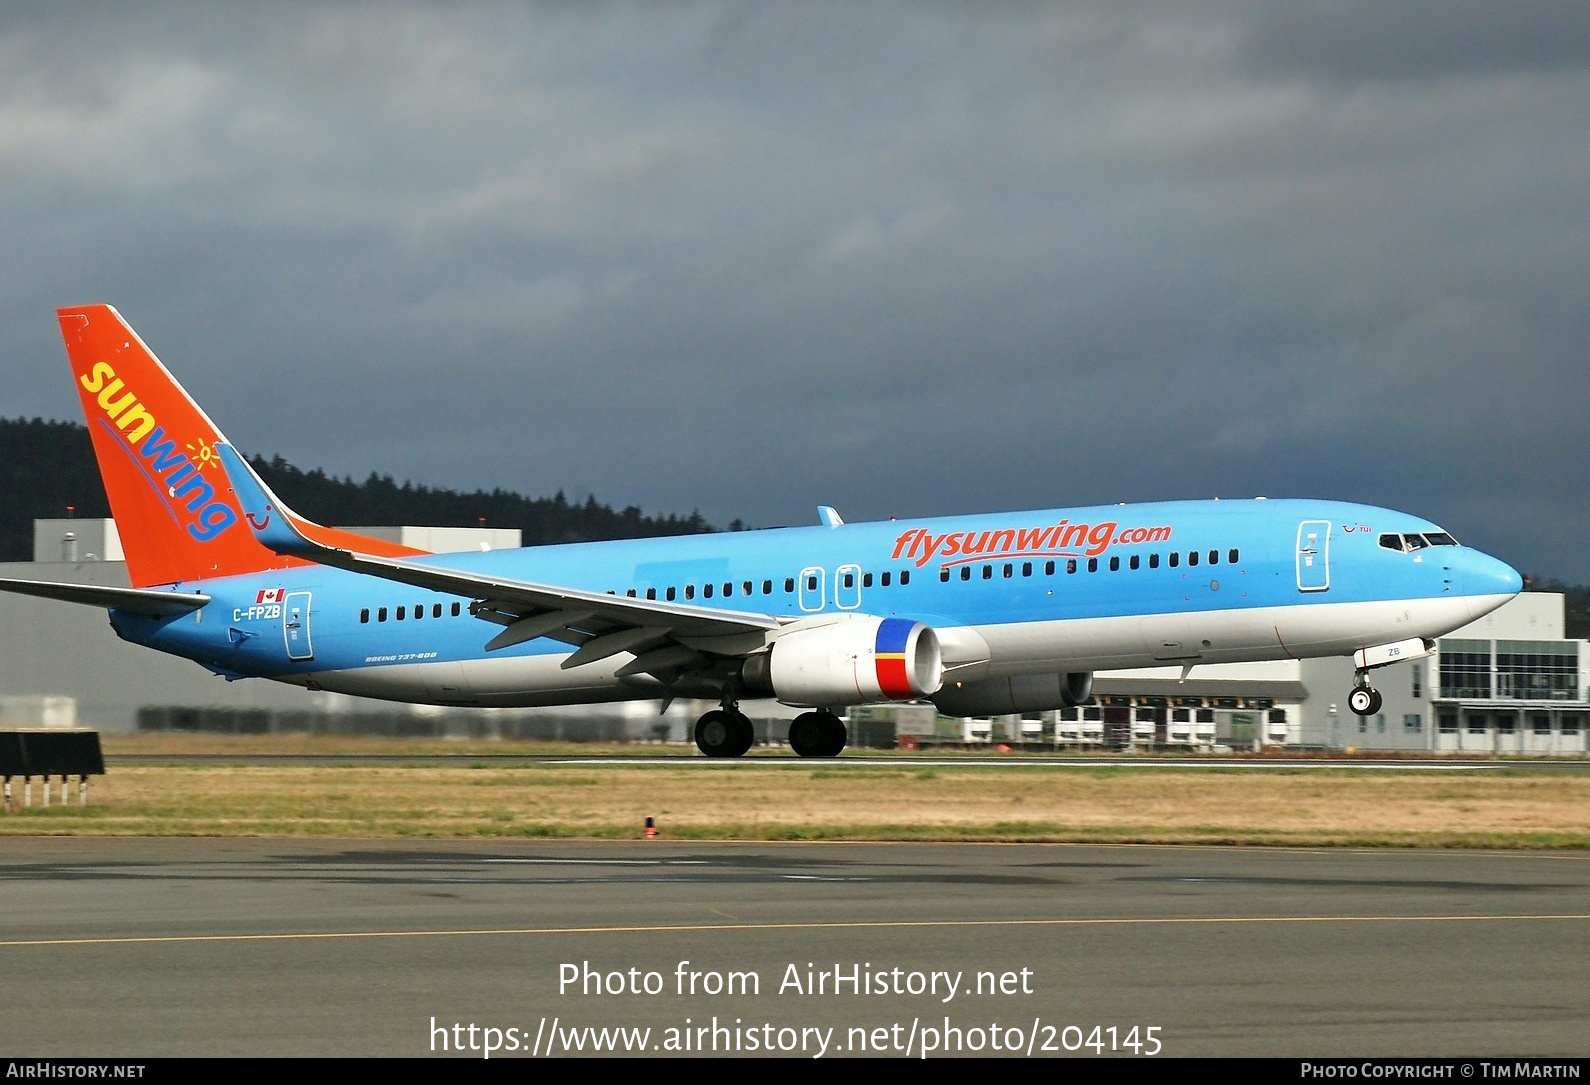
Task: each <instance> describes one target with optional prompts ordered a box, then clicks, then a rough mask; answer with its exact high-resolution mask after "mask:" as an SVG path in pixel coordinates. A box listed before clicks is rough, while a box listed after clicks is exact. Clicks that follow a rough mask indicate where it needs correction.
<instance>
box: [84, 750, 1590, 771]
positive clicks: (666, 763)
mask: <svg viewBox="0 0 1590 1085" xmlns="http://www.w3.org/2000/svg"><path fill="white" fill-rule="evenodd" d="M105 763H106V765H108V766H110V767H112V768H115V767H117V766H122V765H125V766H129V767H130V766H139V765H254V766H261V765H284V766H285V765H307V766H329V765H422V766H425V767H428V768H447V767H469V766H475V765H490V766H492V767H493V768H534V767H539V766H546V765H602V766H605V767H609V768H614V767H622V766H626V765H629V766H638V767H646V768H658V767H664V768H696V769H702V770H707V771H710V770H714V769H717V770H723V769H732V768H733V767H734V766H735V765H754V766H756V767H758V768H785V769H792V770H801V769H804V770H807V771H810V770H811V769H813V768H823V769H830V768H838V769H843V768H846V767H849V768H972V769H992V770H997V769H1011V768H1026V769H1031V768H1049V769H1079V768H1082V769H1100V768H1112V769H1119V768H1138V769H1190V770H1206V769H1242V770H1249V771H1254V772H1298V771H1304V770H1322V769H1329V770H1333V771H1341V770H1343V769H1350V770H1355V771H1364V772H1571V773H1582V772H1590V759H1586V758H1582V757H1574V758H1567V757H1559V758H1549V757H1537V758H1497V757H1493V758H1449V757H1374V758H1368V757H1216V756H1206V755H1201V754H1200V755H1195V756H1177V755H1164V754H1129V755H1125V756H1118V757H1117V756H1109V755H1101V754H1087V755H1081V756H1068V755H1064V754H1061V755H1053V754H1045V755H1031V754H1005V755H995V754H976V755H971V756H959V757H957V756H949V757H943V756H933V755H931V754H912V755H910V756H908V757H898V756H877V755H868V754H867V753H865V752H862V751H855V750H852V751H850V752H848V753H846V754H845V755H844V756H842V757H837V758H823V759H820V760H816V761H814V760H812V759H810V758H803V757H796V756H794V755H793V754H790V755H781V754H779V753H760V752H759V753H758V754H753V755H751V756H748V757H744V758H712V757H697V756H694V755H684V756H680V755H674V756H666V757H643V756H635V755H631V754H618V755H614V754H598V755H594V756H579V755H573V754H523V753H467V754H462V753H447V754H372V753H352V754H322V753H202V754H106V755H105Z"/></svg>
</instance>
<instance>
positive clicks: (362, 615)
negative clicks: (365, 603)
mask: <svg viewBox="0 0 1590 1085" xmlns="http://www.w3.org/2000/svg"><path fill="white" fill-rule="evenodd" d="M359 621H360V623H362V624H364V625H368V624H369V623H370V608H369V607H365V608H364V609H363V610H361V611H359Z"/></svg>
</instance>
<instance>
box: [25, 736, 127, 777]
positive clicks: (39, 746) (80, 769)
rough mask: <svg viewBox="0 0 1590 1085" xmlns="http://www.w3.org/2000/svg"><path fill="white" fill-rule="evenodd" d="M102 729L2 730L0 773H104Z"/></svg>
mask: <svg viewBox="0 0 1590 1085" xmlns="http://www.w3.org/2000/svg"><path fill="white" fill-rule="evenodd" d="M104 774H105V757H104V755H103V754H101V753H100V750H99V732H98V731H0V776H103V775H104Z"/></svg>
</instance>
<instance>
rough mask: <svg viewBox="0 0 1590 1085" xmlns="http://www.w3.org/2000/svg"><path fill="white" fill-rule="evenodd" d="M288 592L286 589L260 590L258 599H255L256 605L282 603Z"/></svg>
mask: <svg viewBox="0 0 1590 1085" xmlns="http://www.w3.org/2000/svg"><path fill="white" fill-rule="evenodd" d="M286 592H287V589H286V588H262V589H260V593H259V595H258V597H257V598H255V600H254V602H255V603H256V604H259V603H280V602H281V601H282V596H283V595H285V594H286Z"/></svg>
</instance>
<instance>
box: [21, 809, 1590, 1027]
mask: <svg viewBox="0 0 1590 1085" xmlns="http://www.w3.org/2000/svg"><path fill="white" fill-rule="evenodd" d="M0 863H3V869H0V879H3V880H4V883H5V885H4V890H3V892H4V899H5V901H6V907H5V909H4V912H3V915H4V919H3V921H0V962H3V964H4V968H5V971H6V973H7V975H8V976H9V977H10V979H11V982H10V984H9V985H8V986H9V994H8V997H7V999H6V1003H5V1006H4V1008H3V1009H0V1030H3V1035H4V1036H6V1037H7V1039H8V1043H7V1045H6V1046H7V1048H8V1050H7V1051H6V1054H9V1055H17V1056H27V1057H42V1056H50V1055H57V1056H62V1055H78V1056H132V1057H136V1056H159V1055H298V1054H302V1055H355V1056H356V1055H427V1054H432V1053H433V1052H434V1053H436V1054H442V1053H443V1052H444V1050H445V1052H446V1053H447V1054H450V1055H451V1054H457V1051H456V1049H457V1048H458V1047H459V1046H462V1047H464V1049H465V1050H464V1054H465V1055H468V1056H471V1057H481V1055H482V1054H484V1051H483V1048H484V1047H485V1046H487V1045H488V1044H489V1043H490V1042H491V1041H492V1039H493V1038H494V1039H495V1042H496V1043H497V1045H498V1047H499V1050H497V1051H496V1052H494V1057H507V1056H513V1055H517V1056H520V1057H523V1056H526V1055H531V1054H532V1053H533V1054H534V1055H537V1056H541V1057H545V1056H547V1055H549V1054H550V1055H553V1056H563V1055H566V1054H572V1053H575V1052H572V1051H570V1050H569V1049H570V1048H572V1047H574V1046H575V1045H576V1044H578V1045H581V1046H582V1047H583V1049H584V1052H585V1053H590V1052H591V1051H592V1050H593V1048H594V1047H595V1046H596V1045H597V1044H599V1043H600V1044H608V1043H611V1044H614V1045H617V1046H619V1048H620V1052H622V1050H623V1047H624V1046H626V1045H627V1046H629V1047H631V1048H633V1049H634V1053H637V1054H639V1053H645V1054H649V1055H650V1054H668V1053H670V1046H669V1045H670V1044H671V1045H672V1046H673V1049H677V1050H681V1051H684V1050H687V1049H688V1052H689V1053H692V1054H694V1053H697V1052H698V1050H700V1049H705V1050H706V1051H707V1052H708V1053H711V1052H712V1050H713V1049H714V1047H716V1050H718V1051H719V1052H724V1051H729V1052H738V1053H742V1054H744V1053H750V1054H761V1053H762V1052H763V1051H764V1050H766V1049H768V1048H772V1049H773V1051H774V1052H775V1053H785V1054H790V1055H804V1056H807V1057H813V1056H819V1055H821V1056H826V1057H840V1056H855V1055H859V1054H879V1053H882V1054H896V1055H903V1054H911V1055H913V1056H918V1055H922V1054H928V1055H933V1056H936V1055H939V1054H956V1053H979V1054H985V1055H987V1054H997V1055H1005V1056H1027V1055H1031V1056H1033V1057H1036V1056H1039V1055H1046V1054H1047V1055H1063V1054H1068V1053H1070V1054H1074V1055H1080V1056H1088V1057H1092V1056H1094V1055H1095V1054H1098V1053H1101V1052H1102V1053H1104V1054H1111V1053H1112V1048H1113V1053H1114V1054H1125V1055H1134V1054H1142V1055H1146V1054H1147V1053H1148V1042H1149V1040H1150V1038H1152V1040H1153V1041H1154V1042H1155V1046H1157V1048H1158V1050H1159V1052H1160V1053H1161V1054H1163V1055H1215V1054H1219V1055H1284V1056H1306V1055H1320V1056H1324V1055H1338V1056H1360V1055H1408V1056H1412V1055H1447V1056H1454V1055H1580V1056H1582V1055H1584V1054H1586V1052H1587V1049H1590V1040H1587V1039H1586V1038H1585V1034H1584V1029H1583V1025H1584V1020H1585V1010H1584V1007H1585V1005H1586V1004H1587V1002H1590V978H1587V975H1586V970H1585V968H1584V962H1585V961H1586V960H1587V959H1590V952H1587V951H1590V856H1586V855H1580V854H1576V853H1575V854H1564V853H1499V852H1483V853H1482V852H1425V851H1396V852H1388V851H1346V850H1319V851H1304V850H1284V849H1262V848H1193V847H1176V848H1170V847H1099V846H1075V845H983V844H966V845H940V844H784V845H780V844H743V845H742V844H719V843H690V842H679V841H653V842H641V841H636V842H624V843H590V842H578V843H572V842H505V841H500V840H491V841H481V842H467V841H464V842H460V841H445V842H442V841H423V842H420V841H416V842H400V843H393V842H389V841H380V842H368V841H325V842H314V841H311V842H306V841H301V840H263V841H261V840H148V839H129V840H107V839H81V840H78V839H5V840H0ZM681 962H686V963H683V964H682V963H681ZM592 977H595V979H594V980H593V978H592ZM979 987H981V990H979ZM455 1026H456V1027H455ZM470 1026H474V1031H473V1032H471V1031H470ZM620 1028H622V1029H626V1030H630V1029H633V1030H637V1031H625V1032H623V1033H619V1032H611V1031H610V1032H607V1033H602V1032H599V1031H587V1030H592V1029H594V1030H601V1029H609V1030H612V1029H620ZM1150 1029H1152V1030H1153V1031H1152V1032H1151V1033H1150V1032H1149V1031H1148V1030H1150ZM488 1030H494V1031H488ZM510 1030H512V1031H511V1032H510ZM638 1030H650V1031H648V1032H642V1031H638ZM510 1040H511V1041H512V1044H513V1046H514V1047H516V1048H517V1050H512V1049H510ZM1090 1041H1091V1043H1090ZM532 1042H533V1043H534V1048H533V1049H532ZM974 1044H976V1045H979V1046H977V1047H975V1048H974V1047H973V1046H972V1045H974ZM1133 1044H1135V1045H1136V1050H1135V1051H1134V1050H1133V1049H1132V1045H1133ZM472 1046H473V1048H474V1049H473V1050H471V1047H472ZM1011 1047H1014V1048H1015V1050H1013V1051H1007V1050H1006V1048H1011ZM1046 1049H1047V1050H1046Z"/></svg>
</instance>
